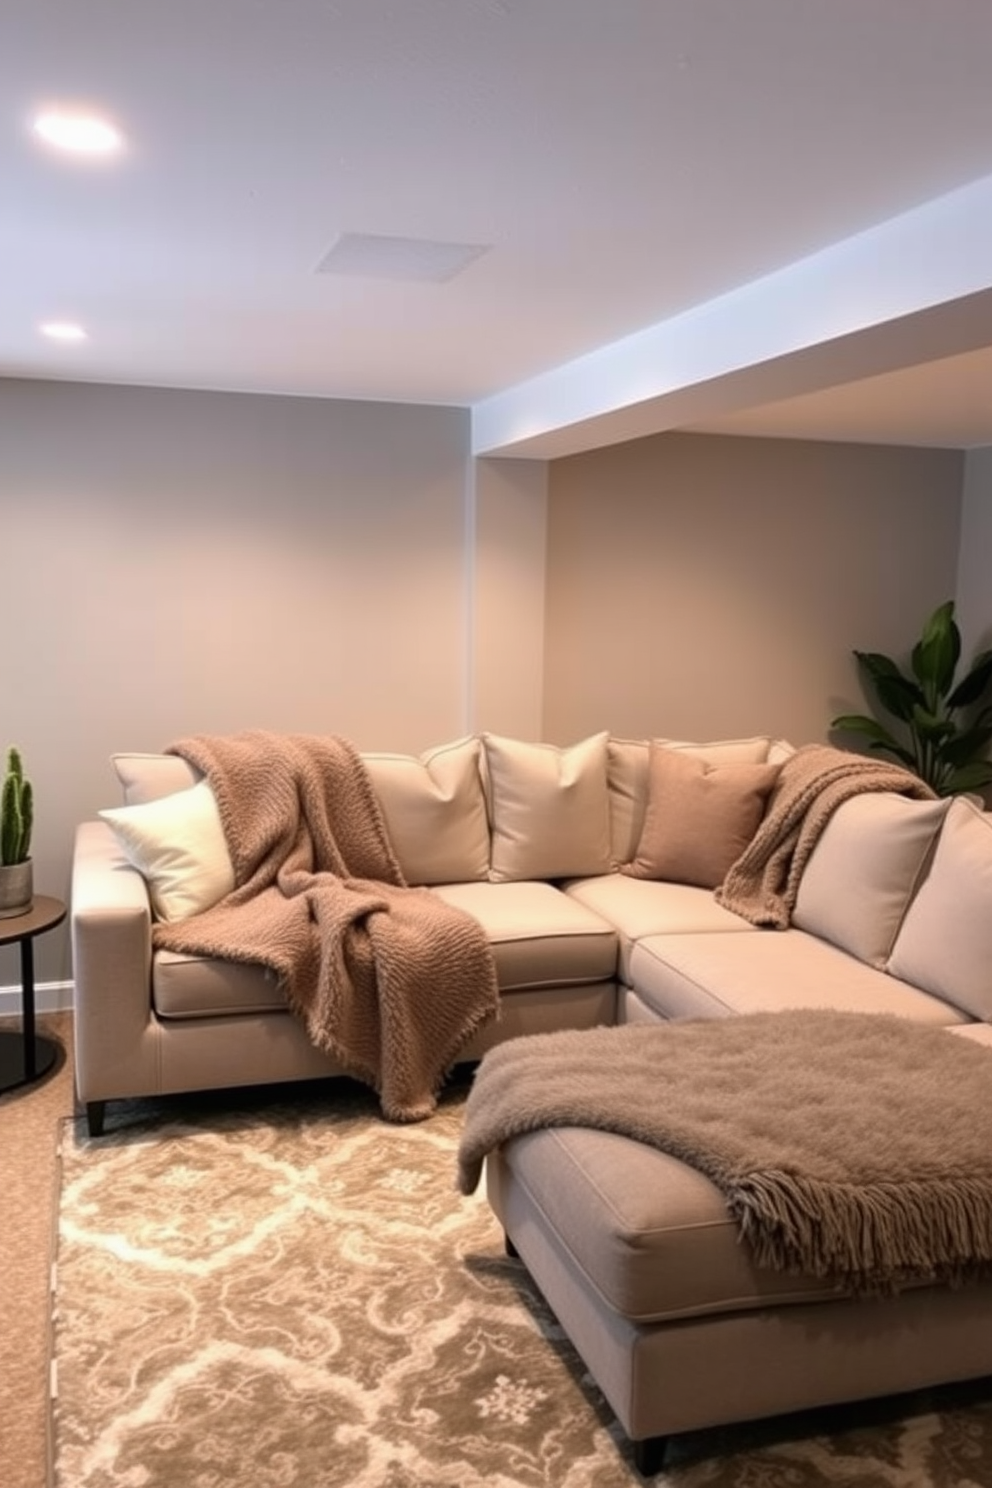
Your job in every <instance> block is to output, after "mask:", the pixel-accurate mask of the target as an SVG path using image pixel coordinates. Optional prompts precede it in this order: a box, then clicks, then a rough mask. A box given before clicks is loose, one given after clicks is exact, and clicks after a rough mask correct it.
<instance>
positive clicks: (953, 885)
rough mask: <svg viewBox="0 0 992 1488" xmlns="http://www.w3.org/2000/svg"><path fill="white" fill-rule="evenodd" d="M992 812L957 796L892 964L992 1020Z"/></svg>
mask: <svg viewBox="0 0 992 1488" xmlns="http://www.w3.org/2000/svg"><path fill="white" fill-rule="evenodd" d="M990 907H992V816H990V815H988V814H987V813H986V812H983V811H981V810H980V809H979V808H978V807H977V806H975V805H973V804H972V803H971V802H970V801H966V800H964V799H962V798H960V797H955V798H954V799H953V800H952V801H951V804H950V806H949V808H948V811H947V815H946V816H945V818H944V824H943V826H942V828H941V832H940V836H939V837H938V839H937V846H936V849H935V851H934V855H933V860H932V862H931V864H930V868H929V871H928V873H927V875H926V877H925V878H924V879H923V882H922V883H921V884H920V887H919V890H918V892H917V894H916V897H915V898H914V899H913V902H912V903H911V904H910V906H909V909H908V910H907V912H906V916H905V919H904V920H903V922H902V926H901V928H900V930H899V934H898V935H897V936H896V943H895V945H894V946H893V947H892V955H891V956H890V957H889V960H888V964H887V966H886V970H887V971H889V972H891V973H892V975H893V976H897V977H899V978H901V980H902V981H905V982H912V983H913V985H914V986H916V987H922V988H923V989H924V991H926V992H931V993H933V994H934V996H936V997H940V998H943V1000H944V1001H945V1002H949V1003H950V1004H951V1005H952V1006H953V1007H956V1008H959V1009H960V1010H961V1011H962V1012H964V1013H969V1014H970V1015H971V1017H973V1018H979V1019H981V1020H982V1021H983V1022H986V1023H989V1022H992V909H990Z"/></svg>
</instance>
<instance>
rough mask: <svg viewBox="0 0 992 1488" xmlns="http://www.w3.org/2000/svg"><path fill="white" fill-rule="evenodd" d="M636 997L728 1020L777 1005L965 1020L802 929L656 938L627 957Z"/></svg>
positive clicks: (671, 1011) (669, 1014)
mask: <svg viewBox="0 0 992 1488" xmlns="http://www.w3.org/2000/svg"><path fill="white" fill-rule="evenodd" d="M630 973H631V985H632V986H633V988H634V990H635V993H636V995H637V998H638V1000H639V1001H640V1002H641V1003H642V1004H643V1005H644V1007H645V1008H647V1009H648V1010H649V1011H651V1012H653V1013H654V1014H655V1015H656V1016H657V1017H659V1018H724V1017H729V1016H730V1015H731V1014H732V1013H757V1012H772V1011H775V1010H777V1009H780V1008H795V1007H830V1008H837V1009H840V1010H848V1011H852V1012H863V1013H894V1014H897V1015H898V1016H901V1017H905V1018H913V1019H916V1020H917V1021H919V1022H924V1023H937V1024H941V1025H944V1026H947V1025H949V1024H952V1023H966V1022H967V1021H968V1019H967V1018H966V1017H965V1015H964V1014H963V1013H960V1012H958V1010H957V1009H956V1008H954V1007H951V1006H950V1005H949V1004H948V1003H946V1002H943V1001H941V999H940V998H939V997H933V996H931V995H930V994H929V993H928V992H923V991H921V990H920V989H919V988H917V987H913V986H910V985H909V983H907V982H902V981H899V980H898V979H897V978H896V977H893V976H890V975H889V974H888V973H887V972H884V971H875V970H874V969H873V968H872V967H870V966H866V965H865V964H864V962H863V961H858V960H857V959H856V958H855V957H853V956H849V955H848V954H847V953H846V952H845V951H841V950H838V949H837V947H836V946H832V945H829V944H828V943H827V942H826V941H823V940H819V939H817V937H816V936H814V935H809V934H807V933H806V932H805V931H804V930H762V931H759V933H758V934H756V935H654V936H648V937H647V938H646V939H644V940H639V941H638V942H637V944H636V945H635V947H634V949H633V951H632V953H631V958H630Z"/></svg>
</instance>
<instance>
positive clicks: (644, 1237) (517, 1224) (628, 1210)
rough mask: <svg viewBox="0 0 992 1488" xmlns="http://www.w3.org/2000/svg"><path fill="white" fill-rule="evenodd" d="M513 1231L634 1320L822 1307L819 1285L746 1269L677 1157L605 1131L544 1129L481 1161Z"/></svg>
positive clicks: (703, 1189)
mask: <svg viewBox="0 0 992 1488" xmlns="http://www.w3.org/2000/svg"><path fill="white" fill-rule="evenodd" d="M486 1175H487V1176H486V1185H487V1192H488V1195H489V1199H490V1202H491V1203H492V1207H493V1208H494V1210H495V1211H496V1213H497V1214H498V1215H499V1216H500V1218H501V1219H503V1220H504V1222H505V1221H506V1219H507V1218H508V1217H509V1216H510V1214H512V1218H513V1231H514V1233H515V1234H517V1235H519V1236H522V1235H523V1234H524V1232H525V1230H526V1228H527V1226H528V1225H529V1224H535V1225H537V1226H539V1227H540V1228H541V1229H542V1230H544V1231H545V1232H546V1233H547V1232H553V1233H554V1235H555V1236H556V1237H557V1240H558V1242H559V1243H560V1244H561V1245H562V1246H564V1248H565V1249H566V1251H568V1252H569V1253H570V1255H571V1258H572V1260H573V1262H574V1264H575V1265H576V1266H577V1267H578V1269H579V1271H580V1272H581V1273H582V1274H583V1275H584V1276H585V1277H586V1279H587V1281H588V1283H589V1285H590V1286H591V1287H592V1288H593V1289H594V1291H596V1292H597V1293H599V1295H600V1296H601V1297H602V1298H603V1300H604V1301H605V1302H606V1303H607V1305H608V1306H609V1307H610V1308H611V1309H612V1310H614V1311H616V1312H618V1313H620V1314H621V1315H622V1316H623V1317H626V1318H629V1319H631V1321H633V1322H636V1323H641V1324H644V1323H655V1322H661V1321H663V1320H677V1319H680V1318H690V1317H698V1316H700V1315H703V1314H712V1313H724V1312H741V1311H747V1310H750V1309H753V1308H758V1307H762V1306H766V1305H768V1304H769V1303H783V1302H810V1301H817V1300H830V1299H831V1298H833V1297H836V1296H837V1295H839V1293H838V1291H837V1289H836V1288H835V1287H834V1286H833V1285H832V1284H831V1283H829V1282H827V1281H824V1280H822V1279H818V1278H815V1277H812V1276H804V1275H801V1274H797V1275H792V1274H789V1273H786V1272H780V1271H776V1270H773V1269H771V1268H762V1267H759V1266H757V1265H756V1264H755V1262H754V1260H753V1257H752V1255H751V1252H750V1249H749V1247H748V1246H747V1245H746V1244H744V1243H741V1242H740V1241H739V1240H738V1234H737V1226H736V1224H735V1223H734V1221H733V1219H732V1218H731V1216H730V1214H729V1213H728V1210H727V1207H726V1204H725V1203H724V1201H723V1198H722V1196H721V1194H720V1192H719V1190H718V1189H717V1188H716V1186H715V1185H714V1184H713V1183H711V1182H710V1180H709V1179H708V1178H706V1177H705V1176H704V1175H703V1174H702V1173H700V1172H698V1171H697V1170H696V1169H695V1168H692V1167H689V1166H688V1165H687V1164H685V1163H682V1162H680V1161H679V1160H678V1159H677V1158H675V1157H671V1156H669V1154H668V1153H665V1152H661V1151H659V1150H658V1149H657V1148H654V1147H650V1146H648V1145H647V1144H645V1143H642V1142H634V1141H631V1140H630V1139H629V1138H627V1137H622V1136H618V1135H616V1134H615V1133H613V1132H602V1131H593V1130H591V1129H588V1128H585V1127H550V1128H545V1129H542V1130H540V1131H535V1132H528V1133H527V1134H526V1135H524V1136H519V1137H514V1138H513V1139H512V1140H511V1141H509V1142H507V1143H505V1144H504V1145H503V1146H502V1147H500V1148H499V1149H497V1151H496V1152H495V1153H492V1154H490V1156H489V1157H488V1158H487V1159H486Z"/></svg>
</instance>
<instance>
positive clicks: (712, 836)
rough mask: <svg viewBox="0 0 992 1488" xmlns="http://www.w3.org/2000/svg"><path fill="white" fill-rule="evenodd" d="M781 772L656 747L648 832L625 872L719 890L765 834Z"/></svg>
mask: <svg viewBox="0 0 992 1488" xmlns="http://www.w3.org/2000/svg"><path fill="white" fill-rule="evenodd" d="M780 768H781V766H780V765H769V764H761V765H759V764H710V763H709V762H708V761H707V760H705V759H700V757H699V756H698V755H696V754H691V753H690V752H689V751H688V750H685V749H671V748H668V747H667V746H666V745H664V744H658V743H655V744H652V746H651V750H650V755H649V759H648V800H647V809H646V811H645V813H644V827H643V830H642V832H641V839H640V842H639V843H638V846H637V853H636V855H635V857H634V858H633V860H632V861H631V862H629V863H625V864H624V865H623V867H622V872H624V873H626V874H628V875H629V876H630V877H631V878H658V879H666V880H668V881H670V882H673V883H684V884H694V885H695V886H696V887H697V888H701V889H715V888H716V886H717V885H718V884H720V883H722V882H723V879H724V878H725V877H726V874H727V871H728V869H729V868H730V867H731V865H732V864H733V863H735V862H736V861H737V859H738V858H739V857H740V855H741V853H742V852H743V851H744V849H745V848H746V847H747V845H748V843H749V842H750V841H751V838H752V837H753V836H754V834H755V832H756V831H757V830H758V826H759V825H760V823H761V819H762V817H763V816H764V814H765V806H766V805H767V802H768V797H769V795H770V794H771V791H772V787H773V786H774V785H775V782H776V780H777V779H778V773H779V770H780Z"/></svg>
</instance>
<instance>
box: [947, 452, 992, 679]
mask: <svg viewBox="0 0 992 1488" xmlns="http://www.w3.org/2000/svg"><path fill="white" fill-rule="evenodd" d="M957 595H958V604H957V611H956V614H957V618H958V622H959V624H960V626H961V642H962V647H963V651H964V655H965V657H966V658H967V659H968V660H970V659H971V658H972V657H973V656H974V655H975V653H976V652H978V651H987V650H989V649H990V648H992V446H990V447H989V448H987V449H974V450H969V452H968V455H967V457H966V459H965V477H964V501H963V505H962V515H961V556H960V561H959V564H958V591H957Z"/></svg>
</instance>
